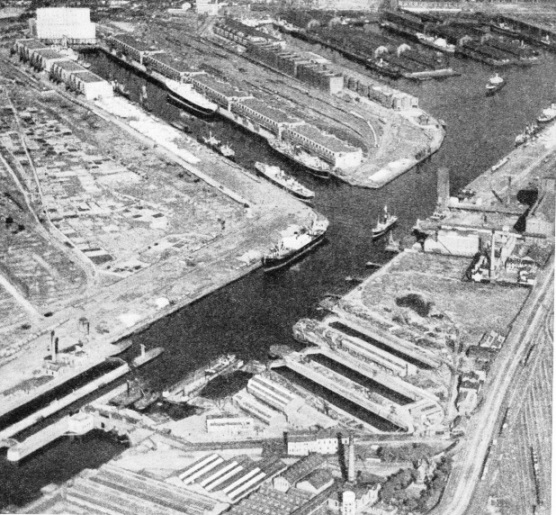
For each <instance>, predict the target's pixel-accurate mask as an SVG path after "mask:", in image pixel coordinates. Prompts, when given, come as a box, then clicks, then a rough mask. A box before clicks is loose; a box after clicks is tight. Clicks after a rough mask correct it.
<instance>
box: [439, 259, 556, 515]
mask: <svg viewBox="0 0 556 515" xmlns="http://www.w3.org/2000/svg"><path fill="white" fill-rule="evenodd" d="M553 269H554V255H552V257H551V259H550V261H549V263H548V264H547V265H546V268H545V269H544V270H543V272H542V273H541V274H540V276H539V280H538V283H537V285H536V286H535V288H534V289H533V291H532V292H531V295H530V296H529V298H528V299H527V302H526V303H525V305H524V307H523V308H522V310H521V312H520V314H519V315H518V317H517V318H516V320H515V321H514V324H513V327H512V331H511V333H510V334H509V335H508V338H507V339H506V342H505V345H504V349H503V351H502V352H501V353H500V355H499V357H498V363H497V367H495V373H494V377H493V378H492V381H491V385H492V386H491V387H490V391H489V392H488V396H487V398H486V400H485V403H484V405H483V407H482V408H481V412H480V413H479V414H478V416H477V417H475V419H474V420H472V423H471V424H470V426H469V429H468V433H467V436H466V438H465V439H464V440H463V441H462V446H461V450H460V453H459V454H460V456H461V454H464V456H461V458H460V461H456V462H455V463H454V468H453V470H452V473H451V475H450V478H449V480H448V484H447V486H446V490H445V493H444V496H443V498H442V499H441V501H440V503H439V504H438V505H437V507H436V508H435V509H434V510H433V511H431V512H430V513H431V515H441V514H442V515H463V514H464V513H466V511H467V509H468V506H469V504H470V502H471V500H472V498H473V494H474V492H475V488H476V485H477V483H478V481H479V479H480V475H481V473H482V469H483V461H484V459H485V457H486V456H487V452H488V449H489V445H490V443H491V440H492V438H493V435H494V431H495V429H496V422H497V420H498V415H499V413H500V410H501V407H502V404H503V402H504V399H505V396H506V393H507V391H508V389H509V387H510V386H511V384H512V383H513V381H514V376H515V374H516V372H517V371H518V370H519V369H520V367H521V366H522V365H521V359H522V358H524V357H525V355H526V353H527V351H528V347H529V343H530V342H531V340H532V339H533V338H535V337H536V336H537V335H538V334H539V333H542V332H543V331H544V327H545V324H546V322H545V318H546V317H547V312H550V310H551V306H552V305H553V302H554V300H553V298H554V272H553ZM540 306H545V307H546V308H547V309H539V308H540ZM470 449H472V450H473V452H468V451H469V450H470ZM466 451H467V452H466Z"/></svg>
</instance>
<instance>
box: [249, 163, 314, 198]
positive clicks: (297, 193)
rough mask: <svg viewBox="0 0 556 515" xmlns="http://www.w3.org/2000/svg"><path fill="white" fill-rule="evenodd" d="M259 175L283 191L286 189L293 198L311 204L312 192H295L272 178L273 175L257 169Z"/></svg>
mask: <svg viewBox="0 0 556 515" xmlns="http://www.w3.org/2000/svg"><path fill="white" fill-rule="evenodd" d="M257 171H258V173H259V175H261V176H263V177H264V178H265V179H267V180H269V181H270V182H271V183H272V184H274V185H275V186H278V187H279V188H281V189H283V190H284V191H287V192H288V193H289V194H291V195H293V196H294V197H295V198H297V199H299V200H301V201H302V202H305V203H306V204H311V203H312V201H313V198H314V196H315V195H314V193H312V192H311V194H310V195H308V194H304V193H301V192H297V191H295V190H293V189H291V188H288V187H287V186H286V185H285V184H282V183H281V182H279V181H277V180H276V179H274V177H272V176H270V175H267V174H266V173H264V172H263V171H262V170H257Z"/></svg>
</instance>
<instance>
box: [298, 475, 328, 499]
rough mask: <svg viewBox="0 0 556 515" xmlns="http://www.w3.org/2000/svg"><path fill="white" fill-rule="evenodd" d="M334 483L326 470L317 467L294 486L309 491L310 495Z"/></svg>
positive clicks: (318, 492)
mask: <svg viewBox="0 0 556 515" xmlns="http://www.w3.org/2000/svg"><path fill="white" fill-rule="evenodd" d="M333 484H334V478H333V477H332V474H330V472H329V471H328V470H325V469H317V470H313V472H311V473H310V474H309V475H308V476H305V477H304V478H303V479H302V480H301V481H299V482H298V483H297V485H296V488H298V489H299V490H303V491H304V492H309V493H310V494H312V495H317V494H320V493H321V492H323V491H324V490H326V489H327V488H330V487H331V486H332V485H333Z"/></svg>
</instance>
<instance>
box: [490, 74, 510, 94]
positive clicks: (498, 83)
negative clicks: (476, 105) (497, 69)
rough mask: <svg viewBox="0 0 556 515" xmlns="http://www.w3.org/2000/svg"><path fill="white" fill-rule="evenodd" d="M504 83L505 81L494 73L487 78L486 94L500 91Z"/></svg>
mask: <svg viewBox="0 0 556 515" xmlns="http://www.w3.org/2000/svg"><path fill="white" fill-rule="evenodd" d="M505 85H506V81H505V80H504V79H503V78H502V77H500V75H498V74H497V73H495V74H494V75H493V76H492V77H491V78H490V79H488V82H487V85H486V94H487V95H494V94H495V93H496V92H497V91H500V90H501V89H502V88H503V87H504V86H505Z"/></svg>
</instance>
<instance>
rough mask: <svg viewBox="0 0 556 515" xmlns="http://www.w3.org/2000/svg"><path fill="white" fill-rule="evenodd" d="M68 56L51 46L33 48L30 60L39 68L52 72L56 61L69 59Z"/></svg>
mask: <svg viewBox="0 0 556 515" xmlns="http://www.w3.org/2000/svg"><path fill="white" fill-rule="evenodd" d="M67 59H68V56H67V55H65V54H62V53H60V52H57V51H56V50H53V49H51V48H38V49H36V50H33V52H32V54H31V59H29V62H30V63H31V65H33V66H34V67H35V68H37V69H38V70H45V71H47V72H50V71H51V70H52V66H53V65H54V63H56V62H59V61H67Z"/></svg>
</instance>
